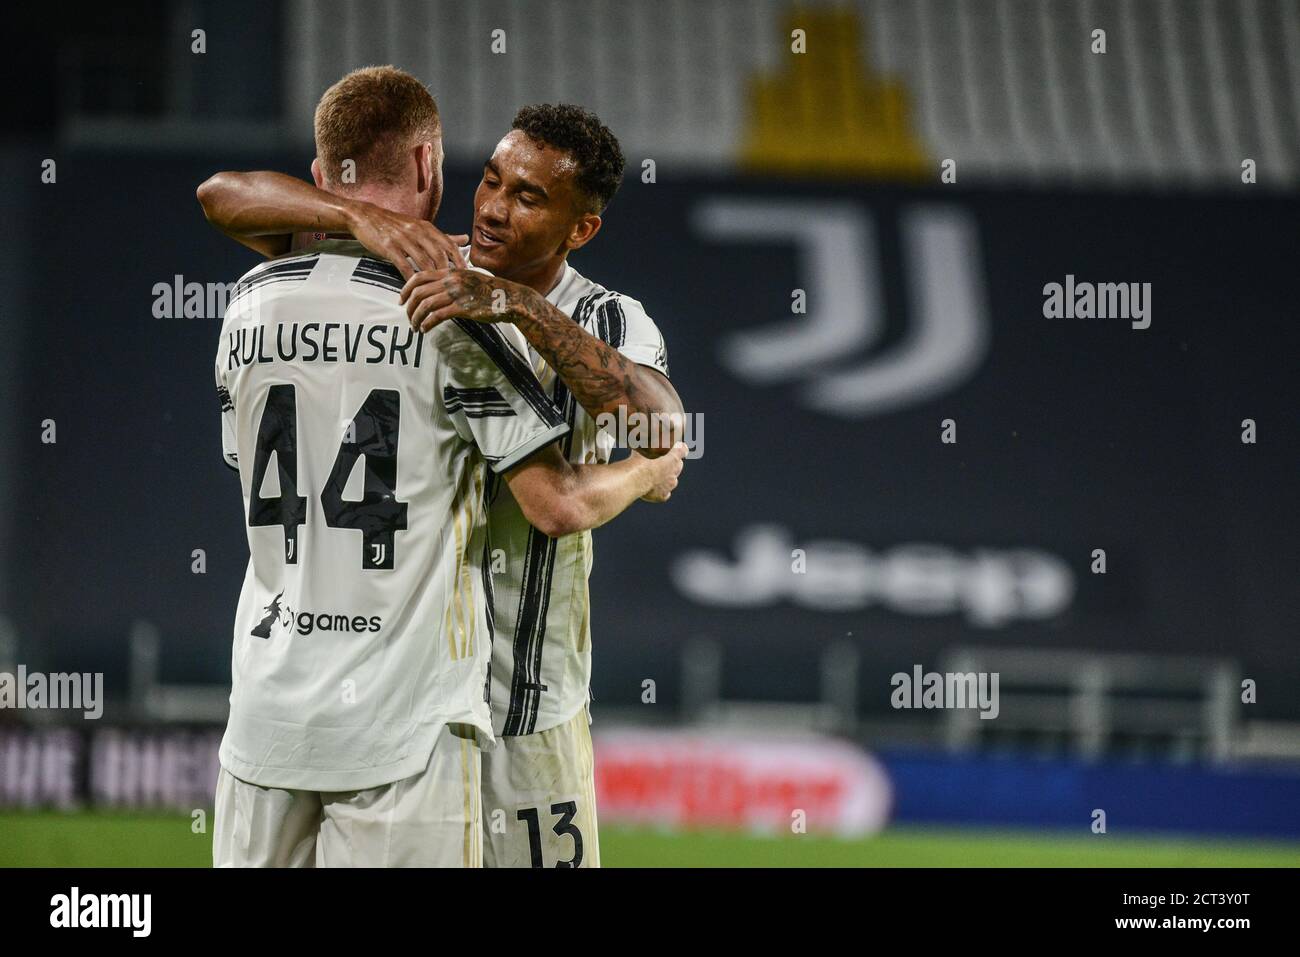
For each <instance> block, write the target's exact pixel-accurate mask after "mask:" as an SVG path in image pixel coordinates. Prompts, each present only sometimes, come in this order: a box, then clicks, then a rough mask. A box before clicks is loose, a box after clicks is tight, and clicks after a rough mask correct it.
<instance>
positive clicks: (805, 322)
mask: <svg viewBox="0 0 1300 957" xmlns="http://www.w3.org/2000/svg"><path fill="white" fill-rule="evenodd" d="M694 223H695V227H696V229H697V230H698V231H699V232H701V233H703V234H704V235H705V236H707V237H708V238H710V239H712V240H716V241H724V242H748V243H753V242H770V243H794V245H795V250H796V252H795V255H796V256H797V258H798V272H797V275H798V277H799V281H798V285H799V286H800V287H801V288H804V289H807V290H809V299H808V314H807V315H800V316H795V317H793V318H789V319H781V320H777V321H775V322H770V323H767V324H765V325H762V326H759V327H757V328H755V329H750V330H746V331H744V332H737V333H733V334H731V335H729V336H727V337H726V338H724V339H723V341H722V343H721V345H720V347H719V351H720V355H719V360H720V361H721V362H722V364H723V366H725V367H726V368H727V369H729V370H730V371H731V372H732V373H733V374H734V375H735V376H736V377H737V378H740V379H743V380H745V381H747V382H751V383H753V384H755V385H775V384H778V383H782V382H787V381H792V380H803V385H802V387H801V388H800V390H799V396H800V398H801V401H802V402H803V404H805V405H807V406H809V407H811V408H813V409H816V410H818V411H820V412H826V413H828V414H831V415H837V416H844V417H849V418H861V417H866V416H870V415H880V414H883V413H886V412H891V411H894V410H895V409H898V408H901V407H905V406H908V405H914V404H916V403H918V402H922V401H925V400H926V399H930V398H934V397H936V396H939V395H943V394H944V393H946V392H949V391H951V390H952V389H955V388H956V387H957V386H959V385H960V384H961V383H963V382H964V381H965V380H966V379H968V378H969V377H970V376H971V375H972V374H973V373H974V372H975V370H976V369H977V368H978V367H979V364H980V362H981V361H983V358H984V354H985V352H986V351H987V350H988V335H989V334H988V317H987V314H988V309H987V304H986V302H985V293H984V286H983V281H982V276H981V267H980V262H979V241H978V235H977V232H976V227H975V222H974V220H973V218H972V217H971V216H970V214H969V213H967V212H965V211H963V210H960V209H957V208H955V207H952V206H946V205H934V204H925V205H918V206H908V207H904V208H903V211H902V213H901V214H900V216H899V223H898V228H899V231H900V236H899V238H900V247H901V250H902V258H903V267H904V273H905V275H904V277H903V281H904V283H905V287H906V295H905V297H904V298H905V301H906V303H907V310H908V314H907V317H906V331H905V332H904V334H903V337H902V339H901V340H900V341H898V342H897V343H896V344H894V345H892V346H890V347H888V348H883V349H879V350H878V351H876V352H874V353H873V351H872V350H873V349H876V348H877V346H878V344H879V341H880V339H881V338H882V336H883V335H884V333H885V329H886V322H885V319H886V316H885V305H884V303H885V294H884V280H883V268H882V264H881V257H880V251H879V247H878V245H877V239H876V218H875V217H874V216H872V215H871V214H870V213H868V212H866V211H865V210H863V209H862V208H861V207H859V206H857V205H856V204H852V203H844V202H836V203H830V202H825V203H813V204H810V203H808V202H806V201H796V200H783V199H728V198H715V199H710V200H706V201H705V202H703V203H702V204H701V205H700V206H698V207H697V208H696V209H695V212H694ZM864 353H865V356H864V355H863V354H864ZM855 357H857V358H855Z"/></svg>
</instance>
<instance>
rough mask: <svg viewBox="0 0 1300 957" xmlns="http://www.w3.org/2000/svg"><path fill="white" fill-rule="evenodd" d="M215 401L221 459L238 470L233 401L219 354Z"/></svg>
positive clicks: (237, 447)
mask: <svg viewBox="0 0 1300 957" xmlns="http://www.w3.org/2000/svg"><path fill="white" fill-rule="evenodd" d="M216 379H217V402H218V403H219V404H220V406H221V459H222V461H224V462H225V463H226V464H227V465H229V466H230V467H231V468H232V469H234V470H235V471H236V472H238V471H239V446H238V444H237V441H236V437H235V402H234V399H232V398H231V396H230V390H229V389H228V388H227V387H226V375H225V369H224V368H222V365H221V354H220V352H218V354H217V361H216Z"/></svg>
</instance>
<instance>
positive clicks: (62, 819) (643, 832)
mask: <svg viewBox="0 0 1300 957" xmlns="http://www.w3.org/2000/svg"><path fill="white" fill-rule="evenodd" d="M208 820H209V823H210V821H211V816H210V815H209V819H208ZM600 840H601V862H602V863H603V864H604V865H605V866H606V867H718V866H722V867H972V866H973V867H1300V844H1293V843H1265V842H1253V841H1208V840H1199V839H1190V838H1188V839H1177V838H1157V837H1150V836H1147V837H1125V836H1117V835H1114V834H1107V835H1081V836H1073V835H1069V836H1067V835H1062V834H1059V833H1033V832H1023V831H980V830H974V829H964V830H959V829H931V828H924V829H922V828H902V827H897V828H891V829H890V830H889V831H887V832H886V833H884V834H882V835H879V836H877V837H872V838H867V839H862V840H837V839H834V838H829V837H819V836H813V835H790V836H785V837H757V836H751V835H744V834H730V833H717V832H689V833H681V832H674V833H668V832H660V831H656V830H648V829H637V830H633V829H627V828H615V827H606V828H602V830H601V835H600ZM211 861H212V839H211V835H210V834H201V833H200V834H195V833H193V832H192V830H191V822H190V818H189V817H187V816H172V815H136V814H131V815H127V814H120V815H118V814H101V813H71V814H59V813H49V812H41V813H30V814H29V813H3V814H0V867H140V866H153V867H207V866H210V864H211Z"/></svg>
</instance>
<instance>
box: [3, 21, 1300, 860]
mask: <svg viewBox="0 0 1300 957" xmlns="http://www.w3.org/2000/svg"><path fill="white" fill-rule="evenodd" d="M91 10H93V11H95V12H89V11H91ZM194 30H202V31H204V33H203V40H204V44H205V49H204V52H202V53H196V52H193V44H194V43H195V39H194V34H193V31H194ZM495 30H503V31H505V32H504V35H503V36H504V40H505V44H506V48H505V52H504V53H493V52H492V42H493V31H495ZM795 30H802V31H804V34H803V35H804V38H805V41H806V52H804V53H796V52H793V51H792V31H795ZM1097 30H1101V31H1104V34H1103V35H1101V41H1102V42H1104V52H1100V51H1098V50H1097V46H1098V38H1099V35H1098V34H1096V33H1095V31H1097ZM11 38H12V39H11V47H12V53H13V56H12V57H11V58H10V62H8V63H7V64H6V65H5V69H6V70H7V71H9V73H10V75H9V76H8V77H7V79H8V81H9V87H10V89H11V90H17V91H21V95H18V96H15V97H13V102H11V103H10V104H8V106H7V111H8V115H7V118H6V120H5V126H6V135H5V138H4V145H3V147H2V148H0V169H3V183H4V187H3V195H4V209H5V216H6V228H5V231H4V233H3V237H2V238H0V243H3V247H4V248H3V252H4V255H3V256H0V291H3V302H4V303H5V309H4V321H5V331H6V342H5V348H4V349H3V350H0V398H2V400H3V404H4V407H5V408H6V409H7V410H8V411H7V414H6V415H4V416H2V417H0V436H2V438H3V440H4V441H3V447H4V448H5V449H6V454H5V455H3V456H2V457H0V497H2V498H3V500H4V501H6V502H7V503H9V504H8V506H7V507H6V508H4V509H3V511H0V589H2V592H0V599H2V600H0V612H3V614H2V615H0V672H10V673H13V672H15V671H16V669H17V668H18V666H19V665H23V666H25V667H26V668H27V669H28V670H30V671H41V672H45V673H53V672H102V673H103V674H104V675H105V683H106V692H107V696H108V702H107V705H106V708H105V712H104V715H103V717H102V718H101V719H99V720H97V721H86V720H80V719H79V718H78V716H77V715H75V714H72V713H69V712H51V711H17V710H2V711H0V865H6V866H15V865H46V864H91V865H115V864H164V865H172V864H186V865H191V864H192V865H205V864H208V863H209V862H210V839H209V836H208V835H206V834H203V833H194V831H195V830H196V827H195V826H193V824H192V821H193V818H192V814H193V812H194V811H195V810H196V809H201V808H204V807H209V806H210V802H211V794H212V789H213V782H214V780H215V772H216V763H215V755H216V746H217V743H218V741H219V739H220V730H221V727H222V725H223V722H224V717H225V697H226V694H227V693H228V681H229V649H230V626H231V621H232V616H233V613H234V608H235V602H236V598H237V594H238V588H239V583H240V581H241V577H242V574H243V570H244V565H245V561H246V557H247V551H246V546H245V542H244V533H243V530H242V523H241V522H240V521H239V494H238V489H237V486H236V483H235V482H234V481H233V479H232V477H231V475H230V473H229V472H228V470H226V469H225V468H222V467H221V466H220V463H219V459H218V456H219V451H220V448H219V434H218V416H217V403H216V401H215V397H214V395H213V394H212V392H213V389H212V382H211V362H212V356H213V354H214V350H215V348H216V335H217V330H218V327H219V316H218V315H212V314H207V313H206V312H205V314H204V315H202V316H192V317H190V318H182V317H180V316H177V317H175V318H167V317H165V316H160V315H159V314H158V313H159V307H158V303H159V301H160V295H161V296H162V297H163V298H166V295H167V294H166V293H165V292H164V293H160V292H159V290H158V286H159V284H161V286H162V288H163V289H164V290H166V289H167V288H173V289H174V288H176V284H177V283H180V284H182V286H183V284H185V283H200V284H207V283H225V282H230V281H233V280H234V279H235V278H237V277H238V276H239V275H240V274H241V273H242V272H243V271H245V270H246V269H247V268H249V267H250V266H251V265H252V263H253V259H252V257H251V254H249V253H248V252H246V251H245V250H243V249H242V248H240V247H237V246H235V245H234V244H232V243H230V242H228V241H226V240H224V239H223V238H221V237H220V236H218V235H217V234H216V233H215V232H214V231H212V230H211V229H210V228H209V227H208V226H207V225H206V224H205V223H204V221H203V218H202V214H201V212H200V210H199V208H198V205H197V203H196V202H195V200H194V188H195V186H196V185H197V184H198V183H199V182H200V181H201V180H202V179H203V178H205V177H206V176H208V175H209V174H211V173H212V172H214V171H216V170H218V169H223V168H271V169H279V170H283V171H286V172H293V173H296V174H299V175H303V176H306V175H307V168H308V164H309V162H310V160H311V157H312V153H313V151H312V146H311V113H312V108H313V106H314V104H315V101H316V99H317V97H318V96H319V95H320V93H321V92H322V91H323V90H324V88H325V87H326V86H328V85H329V84H330V83H332V82H333V81H334V80H335V79H337V78H338V77H339V76H340V75H342V74H343V73H344V72H346V71H347V70H349V69H351V68H354V67H357V66H361V65H365V64H369V63H394V64H396V65H399V66H402V67H404V68H406V69H409V70H411V71H412V72H414V73H415V74H416V75H418V76H419V77H421V78H422V79H423V80H425V81H426V82H427V83H428V85H429V87H430V89H431V90H432V91H433V92H434V94H435V95H436V96H437V98H438V100H439V104H440V107H441V109H442V113H443V120H444V125H445V137H446V146H447V153H448V169H447V172H448V183H447V191H446V199H445V200H444V204H443V210H442V213H441V215H440V217H439V224H440V225H442V226H443V228H445V229H447V230H449V231H462V230H463V229H464V228H465V227H467V225H468V223H469V219H470V197H471V194H472V191H473V187H474V185H475V183H476V182H477V177H478V171H479V168H480V164H481V162H482V160H483V159H484V158H485V157H486V156H487V155H488V154H489V153H490V151H491V148H492V146H493V144H494V143H495V141H496V139H497V138H498V137H499V135H500V134H501V133H502V132H503V131H504V130H505V129H506V128H507V127H508V125H509V121H510V118H511V116H512V114H513V112H514V110H515V108H516V107H517V106H519V105H521V104H523V103H526V102H539V101H547V100H563V101H574V102H578V103H582V104H584V105H586V106H589V107H591V108H592V109H594V110H596V111H597V112H598V113H599V114H600V115H601V116H602V118H603V119H605V121H606V122H607V123H608V124H609V125H610V126H611V127H612V128H613V130H614V131H615V132H616V133H617V134H618V135H619V136H620V137H621V139H622V141H623V144H624V148H625V152H626V153H627V156H628V180H627V183H626V184H625V186H624V187H623V190H622V192H621V193H620V195H619V196H618V197H617V199H616V200H615V202H614V204H613V206H612V207H611V209H610V212H609V215H608V217H607V222H606V227H605V232H604V233H603V234H602V237H601V238H600V239H599V240H598V241H597V242H596V243H595V244H593V245H592V246H591V247H589V248H588V249H587V250H583V251H582V253H581V255H580V256H579V257H577V258H576V259H575V262H576V264H577V265H578V266H579V268H581V269H582V270H583V271H584V272H585V273H587V274H588V275H591V276H593V277H596V278H597V279H598V280H600V281H601V282H603V283H605V284H606V285H608V286H610V287H612V288H617V289H621V290H624V291H626V292H628V293H629V294H631V295H634V296H636V297H637V298H639V299H641V300H642V301H643V302H644V303H645V304H646V306H647V308H648V310H649V311H650V313H651V315H653V316H654V317H655V318H656V319H657V320H658V321H659V324H660V325H661V327H662V328H663V330H664V332H665V334H666V336H667V338H668V343H669V360H670V364H671V368H672V372H673V378H674V381H675V383H676V385H677V387H678V389H679V391H680V392H681V394H682V396H683V397H684V399H685V401H686V404H687V407H688V409H689V410H691V411H692V412H695V413H698V414H702V417H703V421H704V422H705V423H707V428H706V429H704V430H702V431H701V432H700V433H699V434H698V435H696V436H695V438H696V439H697V440H698V441H699V442H700V448H701V450H702V452H703V454H702V456H701V457H700V458H698V459H695V460H692V461H690V462H688V463H687V468H686V472H685V475H684V477H683V479H684V481H683V485H682V488H681V491H680V492H679V493H678V495H676V496H675V497H674V500H673V503H672V504H671V506H669V509H670V510H668V511H665V510H662V509H651V508H649V507H639V508H636V509H633V510H632V511H630V512H629V513H628V514H627V515H625V516H624V517H622V518H620V519H619V520H618V521H617V522H616V523H614V524H613V525H611V526H609V527H607V528H606V529H603V530H601V531H600V532H599V533H598V534H597V543H598V544H597V555H598V558H597V562H596V568H595V572H594V576H593V581H592V592H593V605H594V607H593V619H594V622H593V633H594V640H595V642H596V651H595V682H594V688H593V690H594V696H595V706H594V712H595V725H594V731H595V732H596V734H597V749H598V756H599V763H600V781H599V788H600V799H601V809H600V813H601V819H602V825H603V829H602V840H603V844H604V855H603V856H604V859H605V863H606V864H607V865H617V864H654V865H678V864H683V865H686V864H689V865H695V864H724V865H725V864H767V865H781V864H792V865H816V864H833V865H845V864H849V865H857V864H889V865H910V864H916V865H928V864H946V865H1003V864H1009V865H1016V864H1038V865H1055V864H1083V865H1091V864H1098V865H1108V864H1110V865H1121V866H1122V865H1133V864H1149V865H1167V864H1210V865H1213V864H1283V865H1290V866H1294V865H1296V864H1298V863H1300V698H1298V697H1297V695H1296V691H1297V688H1300V659H1298V656H1297V650H1296V649H1297V645H1296V642H1297V636H1298V634H1300V632H1298V631H1297V624H1298V623H1300V588H1297V585H1296V581H1297V571H1298V570H1300V522H1298V521H1297V514H1298V512H1297V508H1296V483H1295V480H1296V475H1297V470H1296V466H1297V464H1298V462H1297V454H1296V449H1297V447H1298V445H1297V418H1296V410H1297V407H1298V406H1300V403H1298V402H1297V399H1298V398H1300V394H1298V392H1300V390H1298V387H1297V376H1296V373H1297V364H1296V358H1295V357H1296V355H1297V354H1300V331H1298V330H1297V324H1296V321H1295V320H1296V311H1295V310H1296V305H1295V303H1296V297H1295V276H1296V270H1295V265H1294V260H1295V255H1296V247H1297V244H1296V235H1297V234H1296V223H1297V221H1300V219H1298V216H1297V214H1298V213H1300V203H1298V202H1297V186H1298V185H1300V166H1298V164H1300V5H1298V4H1297V3H1295V2H1282V0H1205V2H1190V0H1188V2H1184V0H1177V2H1176V0H1094V2H1083V0H1081V2H1048V0H996V2H995V0H990V2H981V3H975V2H958V0H859V2H841V3H804V4H791V3H788V2H784V0H781V2H778V0H755V2H739V0H711V2H689V0H663V2H653V3H651V2H631V3H614V2H599V0H564V2H559V0H549V2H543V0H530V2H527V3H524V2H522V0H515V2H501V0H481V2H474V3H460V2H452V0H438V2H430V3H418V2H406V0H389V2H373V3H363V2H349V0H332V2H322V3H308V2H293V3H285V4H283V5H276V4H263V3H255V2H251V0H223V2H220V3H218V2H216V0H188V2H181V0H175V2H165V0H151V2H144V3H138V4H133V5H131V8H130V10H129V11H127V10H115V9H110V8H109V7H107V6H104V7H95V8H87V10H85V11H78V12H77V13H75V14H73V13H72V12H71V11H62V10H61V9H60V8H59V5H57V4H54V5H50V6H48V7H47V8H46V9H43V10H30V11H25V12H24V13H23V14H21V19H20V20H19V21H18V22H17V24H16V26H15V29H14V32H13V33H12V34H11ZM1094 51H1096V52H1094ZM47 159H53V160H54V161H55V167H54V169H55V170H56V176H55V180H54V182H43V181H42V174H43V172H44V171H45V170H46V169H47V166H46V164H45V161H46V160H47ZM946 161H952V162H951V163H947V162H946ZM1247 161H1249V162H1247ZM945 169H947V170H948V172H949V175H948V177H947V179H948V180H950V181H944V179H943V178H941V174H942V173H943V172H944V170H945ZM1246 180H1253V181H1251V182H1247V181H1246ZM1067 276H1074V277H1076V278H1077V279H1078V280H1079V281H1093V282H1140V283H1151V288H1152V307H1153V308H1152V317H1153V318H1152V323H1151V326H1150V328H1148V329H1144V330H1138V329H1133V328H1131V327H1130V323H1129V322H1128V321H1125V320H1122V319H1108V320H1101V319H1093V320H1071V319H1045V318H1044V316H1043V295H1044V291H1043V287H1044V285H1045V284H1046V283H1050V282H1058V283H1063V282H1065V281H1066V277H1067ZM796 290H803V291H804V293H805V295H806V302H807V313H806V314H793V313H792V311H791V307H792V297H793V296H794V295H795V291H796ZM945 419H952V420H954V421H955V423H956V427H957V430H958V433H957V435H958V441H957V443H956V444H955V445H946V444H943V443H941V442H940V440H939V439H940V428H941V425H940V423H941V421H942V420H945ZM1246 419H1250V420H1253V421H1254V422H1255V424H1256V427H1257V430H1258V433H1257V435H1258V437H1257V441H1256V442H1254V443H1246V442H1243V441H1242V434H1243V430H1244V429H1245V428H1246V426H1245V425H1244V424H1243V421H1244V420H1246ZM47 420H52V421H53V422H54V423H55V424H56V428H57V441H56V442H54V443H52V444H51V443H49V442H46V441H42V439H41V436H42V433H43V431H45V430H46V426H45V425H44V424H43V423H45V422H46V421H47ZM196 549H197V550H202V571H201V573H199V572H196V567H197V566H196V562H197V561H198V558H197V557H196V555H197V553H196V551H195V550H196ZM1097 549H1102V550H1104V553H1105V571H1104V573H1099V566H1098V564H1097V562H1098V559H1097V554H1096V551H1095V550H1097ZM799 563H802V569H801V570H800V569H796V567H795V566H796V564H799ZM918 667H919V668H921V669H922V670H923V671H926V672H929V671H938V672H980V671H984V672H997V673H998V674H999V675H1000V681H1001V684H1000V702H999V713H998V716H997V718H996V719H995V720H981V719H979V718H978V717H977V716H976V714H975V713H974V712H972V711H970V710H964V711H963V710H911V709H896V708H894V707H892V706H891V692H892V690H893V689H892V687H891V676H892V675H894V674H897V673H904V674H907V675H911V674H912V673H913V671H914V669H915V668H918ZM1243 683H1245V688H1246V690H1245V691H1243ZM792 808H797V809H800V810H802V811H804V812H805V814H806V821H807V830H808V833H807V834H797V833H792V830H797V827H792V818H791V809H792ZM1097 810H1102V811H1104V812H1105V818H1106V833H1105V834H1104V835H1100V834H1095V833H1093V824H1094V820H1095V819H1096V813H1095V812H1096V811H1097Z"/></svg>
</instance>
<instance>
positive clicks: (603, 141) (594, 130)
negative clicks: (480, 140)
mask: <svg viewBox="0 0 1300 957" xmlns="http://www.w3.org/2000/svg"><path fill="white" fill-rule="evenodd" d="M510 128H511V129H513V130H522V131H523V132H524V133H525V134H526V135H527V136H528V138H529V139H531V140H535V141H536V142H538V143H544V144H545V145H547V146H550V147H552V148H553V149H558V150H566V151H567V152H569V153H571V154H573V159H574V161H575V162H576V163H577V164H578V176H577V186H578V190H579V192H581V193H582V195H583V196H584V197H585V198H586V199H587V201H588V203H589V209H590V211H591V212H593V213H597V214H599V213H603V212H604V211H605V207H606V206H608V205H609V201H610V200H611V199H613V198H614V194H615V193H616V192H618V188H619V186H620V185H622V183H623V166H624V160H623V150H622V148H621V147H620V146H619V145H618V139H617V138H615V136H614V134H613V133H611V132H610V131H609V127H608V126H606V125H605V124H604V123H602V122H600V119H599V118H598V117H597V116H596V114H595V113H593V112H591V111H590V110H584V109H583V108H582V107H580V106H574V105H573V104H572V103H534V104H533V105H532V106H525V107H523V108H521V109H520V110H519V112H518V113H516V114H515V121H514V123H512V124H511V127H510Z"/></svg>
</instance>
